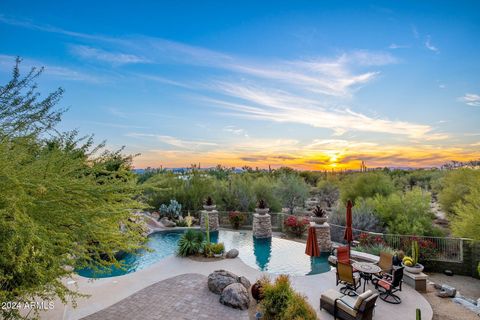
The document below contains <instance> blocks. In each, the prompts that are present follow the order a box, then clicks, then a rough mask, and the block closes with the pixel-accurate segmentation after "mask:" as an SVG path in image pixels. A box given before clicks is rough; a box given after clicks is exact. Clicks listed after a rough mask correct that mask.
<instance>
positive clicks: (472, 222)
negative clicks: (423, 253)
mask: <svg viewBox="0 0 480 320" xmlns="http://www.w3.org/2000/svg"><path fill="white" fill-rule="evenodd" d="M453 212H454V213H455V216H453V217H452V219H451V220H452V221H451V226H452V231H453V234H454V235H456V236H458V237H466V238H472V239H475V240H480V223H479V221H480V181H478V182H477V186H476V187H473V188H472V190H471V191H470V193H469V194H468V195H466V196H465V199H464V201H458V202H457V203H456V204H455V206H454V207H453Z"/></svg>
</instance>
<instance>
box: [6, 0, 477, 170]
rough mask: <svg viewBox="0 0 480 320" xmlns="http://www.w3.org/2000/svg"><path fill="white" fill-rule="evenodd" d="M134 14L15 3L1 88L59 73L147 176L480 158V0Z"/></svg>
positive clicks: (135, 6)
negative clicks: (21, 78) (169, 171)
mask: <svg viewBox="0 0 480 320" xmlns="http://www.w3.org/2000/svg"><path fill="white" fill-rule="evenodd" d="M256 2H258V3H256ZM118 3H119V2H117V1H81V2H80V1H79V2H76V3H73V2H70V1H57V2H56V1H49V2H48V3H47V2H40V1H21V0H20V1H19V0H16V1H10V0H6V1H5V0H4V1H1V2H0V40H1V41H0V83H1V84H4V83H5V82H6V81H7V80H8V79H9V77H10V74H11V68H12V66H13V64H14V59H15V56H17V55H18V56H21V57H22V58H23V59H24V60H23V63H22V66H23V70H24V71H27V69H28V68H30V67H31V66H45V68H46V70H45V72H44V75H43V76H42V79H41V81H40V83H39V84H40V90H41V91H42V92H48V91H51V90H53V89H54V88H56V87H58V86H61V87H63V88H65V90H66V93H65V96H64V99H63V100H62V106H65V107H69V111H68V112H67V113H66V114H65V116H64V121H63V122H62V124H61V128H62V129H66V130H72V129H78V130H79V131H80V132H81V133H82V134H88V133H95V136H96V139H97V140H98V141H101V140H103V139H106V140H107V142H108V146H109V147H111V148H118V147H121V146H123V145H125V146H126V149H125V150H126V151H127V152H129V153H140V154H141V155H140V156H138V157H136V158H135V166H136V167H137V168H144V167H147V166H151V167H159V166H160V165H163V166H164V167H183V166H189V165H190V164H192V163H201V166H202V167H208V166H214V165H216V164H222V165H226V166H237V167H240V166H244V165H248V166H253V167H267V166H268V165H271V166H272V167H278V166H282V165H287V166H291V167H295V168H298V169H332V168H337V169H338V168H353V169H357V168H358V167H359V163H360V162H361V161H362V160H364V161H365V162H366V164H367V166H368V167H376V166H396V167H399V166H411V167H425V166H438V165H441V164H443V163H445V162H446V161H449V160H460V161H462V160H474V159H480V41H479V39H480V38H479V35H480V2H479V1H451V2H446V1H431V2H428V1H422V2H419V1H395V2H385V1H377V2H366V1H328V2H327V1H323V2H321V1H289V2H287V1H264V2H261V4H259V3H260V1H252V2H248V1H236V2H234V1H205V2H203V1H202V3H201V4H200V2H199V1H195V2H194V1H192V2H185V1H176V2H172V3H171V4H162V3H160V2H154V1H145V2H143V1H135V2H132V3H130V4H129V5H126V4H121V5H119V4H118Z"/></svg>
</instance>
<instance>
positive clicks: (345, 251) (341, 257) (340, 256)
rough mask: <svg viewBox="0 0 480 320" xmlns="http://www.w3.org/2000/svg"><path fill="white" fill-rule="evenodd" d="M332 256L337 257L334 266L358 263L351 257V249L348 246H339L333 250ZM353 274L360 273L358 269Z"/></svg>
mask: <svg viewBox="0 0 480 320" xmlns="http://www.w3.org/2000/svg"><path fill="white" fill-rule="evenodd" d="M332 255H333V256H334V257H335V261H334V264H337V263H338V262H343V263H349V264H352V263H355V262H357V261H355V260H353V259H352V258H351V257H350V248H349V247H348V246H339V247H336V248H333V250H332ZM332 263H333V262H332ZM353 272H358V271H357V269H355V268H353Z"/></svg>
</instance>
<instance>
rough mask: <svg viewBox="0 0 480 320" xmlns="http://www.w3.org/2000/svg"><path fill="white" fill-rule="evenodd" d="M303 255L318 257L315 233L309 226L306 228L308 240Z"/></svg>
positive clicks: (318, 250) (313, 228)
mask: <svg viewBox="0 0 480 320" xmlns="http://www.w3.org/2000/svg"><path fill="white" fill-rule="evenodd" d="M305 253H306V254H308V255H309V256H311V257H319V256H320V249H319V248H318V242H317V233H316V232H315V227H313V226H311V227H310V228H308V238H307V248H306V249H305Z"/></svg>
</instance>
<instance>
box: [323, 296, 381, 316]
mask: <svg viewBox="0 0 480 320" xmlns="http://www.w3.org/2000/svg"><path fill="white" fill-rule="evenodd" d="M377 298H378V294H377V293H373V292H372V291H371V290H367V291H365V292H364V293H362V294H360V295H358V296H356V297H350V296H348V295H343V294H341V293H340V292H338V291H336V290H334V289H329V290H327V291H326V292H324V293H322V295H321V296H320V309H324V310H327V311H328V312H329V313H330V314H332V315H333V316H334V318H335V319H343V320H371V319H372V317H373V311H374V309H375V302H376V301H377Z"/></svg>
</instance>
